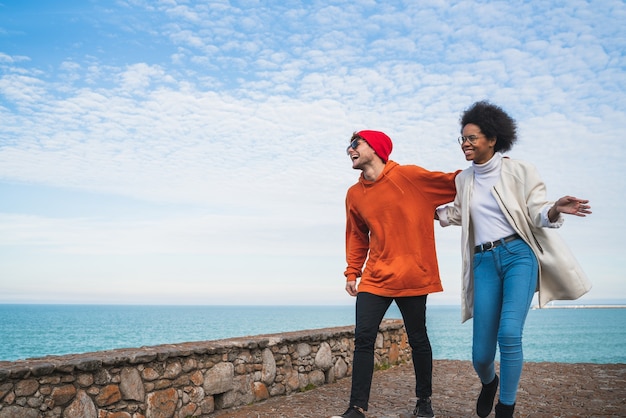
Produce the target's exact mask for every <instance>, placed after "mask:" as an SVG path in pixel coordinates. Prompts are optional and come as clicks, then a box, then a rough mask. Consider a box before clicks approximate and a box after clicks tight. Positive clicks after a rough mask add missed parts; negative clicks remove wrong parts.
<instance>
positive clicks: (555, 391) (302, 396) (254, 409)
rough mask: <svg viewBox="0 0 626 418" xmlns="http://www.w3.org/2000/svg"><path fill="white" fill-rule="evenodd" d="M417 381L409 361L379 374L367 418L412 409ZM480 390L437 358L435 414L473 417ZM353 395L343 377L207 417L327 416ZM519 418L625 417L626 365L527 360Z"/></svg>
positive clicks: (464, 368) (388, 417)
mask: <svg viewBox="0 0 626 418" xmlns="http://www.w3.org/2000/svg"><path fill="white" fill-rule="evenodd" d="M414 382H415V380H414V377H413V367H412V365H410V364H405V365H400V366H396V367H393V368H391V369H389V370H384V371H377V372H375V374H374V381H373V385H372V393H371V398H370V406H369V411H368V412H367V414H366V416H367V418H398V417H399V416H400V414H402V413H406V412H408V411H410V410H412V409H413V406H414V404H415V395H414V393H413V390H414V389H413V386H414ZM479 392H480V382H479V380H478V378H477V377H476V375H475V373H474V370H473V368H472V365H471V363H470V362H467V361H456V360H435V361H434V368H433V396H432V403H433V409H434V411H435V415H436V417H437V418H459V417H475V416H476V413H475V409H474V408H475V402H476V398H477V397H478V393H479ZM349 396H350V378H345V379H342V380H341V381H339V382H336V383H332V384H328V385H324V386H321V387H318V388H316V389H313V390H310V391H307V392H302V393H295V394H291V395H288V396H278V397H275V398H271V399H268V400H266V401H263V402H259V403H256V404H253V405H247V406H244V407H239V408H233V409H230V410H225V411H216V412H214V413H213V414H211V415H209V416H208V417H211V418H217V417H220V418H226V417H228V418H283V417H284V418H300V417H302V418H327V417H330V416H332V415H334V414H341V413H342V412H344V411H345V409H346V407H347V403H348V399H349ZM493 416H494V414H493V412H492V414H491V417H493ZM515 417H517V418H521V417H528V418H551V417H572V418H576V417H580V418H582V417H585V418H587V417H607V418H608V417H626V364H587V363H582V364H581V363H577V364H568V363H526V364H524V371H523V373H522V379H521V382H520V390H519V392H518V398H517V407H516V410H515Z"/></svg>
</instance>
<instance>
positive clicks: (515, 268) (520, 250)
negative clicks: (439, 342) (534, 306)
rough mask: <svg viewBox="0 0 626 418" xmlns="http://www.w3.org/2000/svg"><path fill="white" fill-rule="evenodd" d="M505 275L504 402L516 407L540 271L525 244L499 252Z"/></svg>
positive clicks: (500, 335) (515, 243)
mask: <svg viewBox="0 0 626 418" xmlns="http://www.w3.org/2000/svg"><path fill="white" fill-rule="evenodd" d="M499 256H500V259H501V263H502V270H503V275H504V279H503V280H504V285H503V300H502V313H501V318H500V328H499V330H498V345H499V346H500V374H501V381H500V401H501V402H502V403H503V404H505V405H513V404H514V403H515V399H516V395H517V389H518V386H519V381H520V377H521V375H522V366H523V363H524V354H523V350H522V334H523V331H524V323H525V322H526V317H527V316H528V310H529V309H530V304H531V302H532V298H533V295H534V293H535V289H536V286H537V277H538V272H539V267H538V263H537V259H536V257H535V255H534V253H533V252H532V250H531V249H530V247H529V246H528V245H527V244H526V243H524V242H523V241H521V240H517V241H513V242H511V243H509V244H508V245H506V246H503V247H502V248H501V250H500V251H499Z"/></svg>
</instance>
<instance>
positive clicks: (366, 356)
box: [350, 292, 433, 411]
mask: <svg viewBox="0 0 626 418" xmlns="http://www.w3.org/2000/svg"><path fill="white" fill-rule="evenodd" d="M426 296H427V295H423V296H411V297H401V298H391V297H384V296H377V295H374V294H371V293H366V292H359V293H358V295H357V298H356V329H355V335H354V359H353V363H352V391H351V393H350V406H355V405H356V406H358V407H361V408H363V409H364V410H366V411H367V408H368V403H369V397H370V390H371V387H372V375H373V373H374V344H375V343H376V335H377V334H378V328H379V326H380V323H381V321H382V320H383V317H384V316H385V312H387V309H388V308H389V306H390V305H391V302H393V301H395V302H396V305H398V308H399V309H400V313H401V314H402V319H403V320H404V327H405V329H406V332H407V336H408V338H409V345H410V346H411V350H412V359H413V368H414V370H415V396H417V397H418V398H426V397H429V396H431V395H432V374H433V353H432V350H431V347H430V340H429V339H428V334H427V333H426Z"/></svg>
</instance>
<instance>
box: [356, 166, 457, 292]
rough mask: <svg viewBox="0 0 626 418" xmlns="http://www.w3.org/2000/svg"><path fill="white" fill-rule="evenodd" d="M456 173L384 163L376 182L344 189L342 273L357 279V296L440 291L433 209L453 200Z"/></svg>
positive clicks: (361, 183) (362, 183)
mask: <svg viewBox="0 0 626 418" xmlns="http://www.w3.org/2000/svg"><path fill="white" fill-rule="evenodd" d="M458 173H459V171H457V172H455V173H442V172H436V171H428V170H426V169H424V168H422V167H418V166H415V165H399V164H398V163H396V162H395V161H391V160H390V161H388V162H387V163H386V164H385V168H384V170H383V172H382V173H381V174H380V176H379V177H378V178H377V179H376V181H368V180H366V179H365V178H364V177H363V174H361V177H360V178H359V182H358V183H356V184H355V185H353V186H352V187H350V188H349V189H348V193H347V195H346V219H347V221H346V261H347V262H348V267H347V269H346V271H345V273H344V274H345V276H346V279H347V280H348V281H351V280H356V279H357V278H358V277H361V282H360V284H359V287H358V290H359V292H369V293H373V294H375V295H379V296H386V297H403V296H420V295H426V294H429V293H433V292H441V291H442V290H443V287H442V286H441V279H440V277H439V267H438V264H437V253H436V249H435V230H434V224H435V221H434V214H435V209H436V208H437V207H438V206H441V205H443V204H445V203H448V202H451V201H453V200H454V196H455V194H456V190H455V185H454V178H455V177H456V175H457V174H458ZM366 260H367V263H366ZM364 264H365V268H364V269H363V270H361V269H362V268H363V265H364Z"/></svg>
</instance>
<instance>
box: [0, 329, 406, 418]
mask: <svg viewBox="0 0 626 418" xmlns="http://www.w3.org/2000/svg"><path fill="white" fill-rule="evenodd" d="M353 348H354V329H353V327H338V328H325V329H319V330H309V331H298V332H289V333H282V334H271V335H259V336H253V337H242V338H231V339H225V340H216V341H203V342H190V343H183V344H167V345H160V346H154V347H141V348H135V349H119V350H110V351H100V352H95V353H85V354H76V355H67V356H49V357H44V358H38V359H29V360H21V361H15V362H0V401H1V403H0V418H38V417H63V418H187V417H196V416H204V417H207V416H211V414H212V413H213V412H214V411H218V410H223V409H227V408H230V407H233V406H239V405H246V404H250V403H254V402H259V401H262V400H265V399H267V398H270V397H273V396H281V395H286V394H289V393H293V392H297V391H304V390H309V389H312V388H314V387H317V386H321V385H324V384H326V383H331V382H334V381H336V380H338V379H342V378H344V377H346V376H350V375H351V374H352V351H353ZM410 359H411V354H410V348H409V346H408V342H407V338H406V334H405V332H404V327H403V326H402V321H400V320H385V321H383V323H382V324H381V327H380V330H379V334H378V338H377V341H376V363H377V365H378V366H379V367H383V366H386V365H393V364H399V363H403V362H410Z"/></svg>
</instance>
